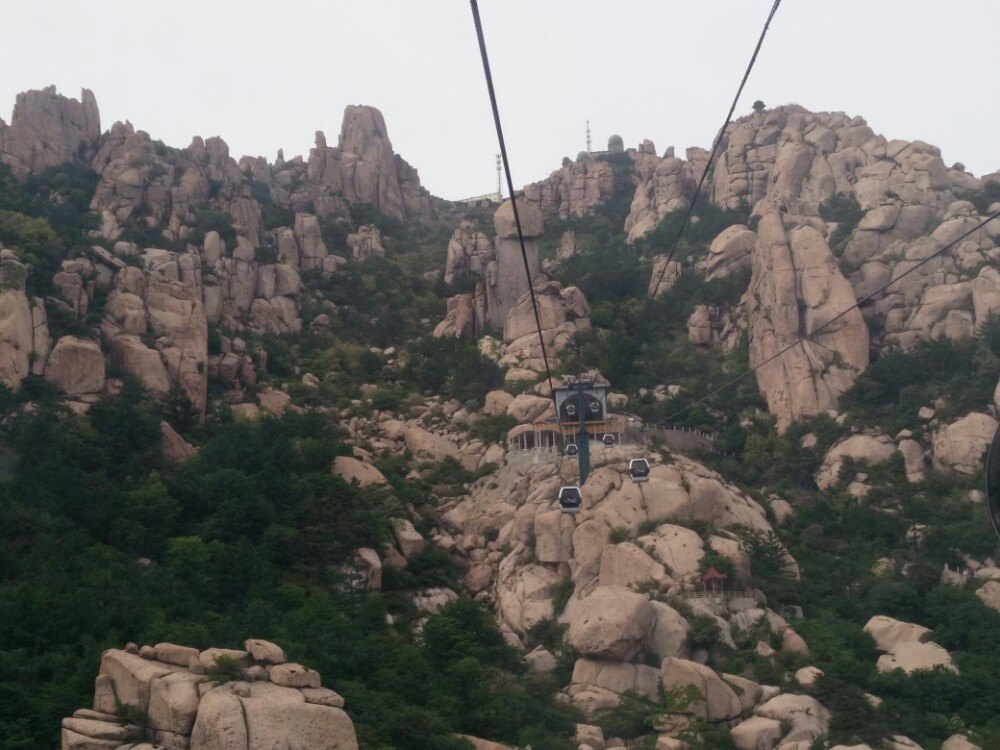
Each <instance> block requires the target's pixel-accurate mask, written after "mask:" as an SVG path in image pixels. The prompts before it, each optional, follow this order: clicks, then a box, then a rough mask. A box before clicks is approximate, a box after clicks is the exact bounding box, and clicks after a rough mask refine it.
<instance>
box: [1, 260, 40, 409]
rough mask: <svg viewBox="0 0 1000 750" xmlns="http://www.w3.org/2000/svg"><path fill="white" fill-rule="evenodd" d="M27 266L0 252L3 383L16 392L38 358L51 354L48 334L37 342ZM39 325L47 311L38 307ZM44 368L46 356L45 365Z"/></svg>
mask: <svg viewBox="0 0 1000 750" xmlns="http://www.w3.org/2000/svg"><path fill="white" fill-rule="evenodd" d="M27 277H28V269H27V267H26V266H25V265H24V264H23V263H21V262H20V261H19V260H18V259H17V256H16V255H15V254H14V253H13V252H12V251H11V250H4V249H0V384H3V385H5V386H7V387H8V388H10V389H11V390H14V391H16V390H17V389H18V388H20V387H21V381H22V380H24V379H25V378H26V377H27V376H28V375H29V374H30V373H31V371H32V362H33V358H34V355H35V354H36V353H39V352H40V350H41V349H42V348H44V352H41V353H43V354H44V353H47V352H48V333H47V330H46V335H45V337H44V340H43V341H36V338H38V337H37V336H36V317H38V316H36V315H35V314H34V312H33V307H32V304H31V302H30V301H29V300H28V295H27V294H26V293H25V281H26V280H27ZM38 310H39V313H40V320H38V321H37V324H38V325H39V326H44V323H45V308H44V307H42V306H40V305H39V306H38ZM41 364H42V365H43V366H44V357H43V358H42V363H41Z"/></svg>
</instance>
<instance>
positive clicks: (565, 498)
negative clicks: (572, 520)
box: [559, 484, 583, 513]
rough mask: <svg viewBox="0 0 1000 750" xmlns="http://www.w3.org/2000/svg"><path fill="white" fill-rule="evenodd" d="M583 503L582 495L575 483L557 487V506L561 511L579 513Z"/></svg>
mask: <svg viewBox="0 0 1000 750" xmlns="http://www.w3.org/2000/svg"><path fill="white" fill-rule="evenodd" d="M582 505H583V495H581V494H580V488H579V487H577V486H576V485H575V484H571V485H567V486H565V487H560V488H559V508H560V509H561V510H562V512H563V513H579V512H580V506H582Z"/></svg>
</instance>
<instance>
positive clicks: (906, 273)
mask: <svg viewBox="0 0 1000 750" xmlns="http://www.w3.org/2000/svg"><path fill="white" fill-rule="evenodd" d="M997 218H1000V211H997V212H995V213H993V214H991V215H990V216H987V217H986V218H985V219H983V220H982V221H981V222H979V223H978V224H976V226H974V227H973V228H972V229H970V230H969V231H967V232H965V233H964V234H962V235H961V236H959V237H956V238H955V239H953V240H952V241H951V242H949V243H948V244H947V245H945V246H944V247H942V248H941V249H940V250H935V251H934V252H933V253H931V254H930V255H928V256H927V257H926V258H924V259H923V260H921V261H920V262H919V263H917V264H916V265H915V266H913V267H912V268H908V269H907V270H905V271H903V273H901V274H899V276H897V277H896V278H894V279H890V280H889V281H887V282H886V283H885V284H883V285H882V286H880V287H879V288H878V289H876V290H875V291H873V292H871V293H869V294H866V295H865V296H864V297H862V298H861V299H859V300H858V301H857V302H855V303H854V304H853V305H851V306H850V307H848V308H846V309H844V310H841V311H840V312H839V313H837V314H836V315H834V316H833V317H832V318H830V319H829V320H828V321H826V322H825V323H823V325H821V326H818V327H817V328H816V330H814V331H810V332H809V333H807V334H805V335H803V336H800V337H799V338H798V339H797V340H795V341H793V342H792V343H791V344H789V345H788V346H786V347H785V348H784V349H782V350H781V351H779V352H777V353H776V354H772V355H771V356H770V357H768V358H767V359H765V360H764V361H763V362H759V363H758V364H756V365H754V366H753V367H751V368H750V369H748V370H746V371H745V372H742V373H740V374H739V375H737V376H736V377H735V378H733V379H732V380H729V381H728V382H726V383H724V384H722V385H720V386H719V387H718V388H716V389H715V390H712V391H709V392H708V393H707V394H706V395H705V396H703V397H702V398H700V399H698V400H697V401H695V402H694V403H693V404H689V405H688V406H685V407H684V408H683V409H681V410H679V411H677V412H674V413H673V414H671V415H669V416H667V417H666V419H665V420H664V422H665V423H669V422H670V421H671V420H673V419H676V418H677V417H679V416H680V415H682V414H684V413H685V412H688V411H690V410H691V409H694V408H695V407H697V406H700V405H701V404H703V403H705V402H706V401H708V399H710V398H712V396H714V395H716V394H717V393H720V392H721V391H724V390H726V389H727V388H729V387H731V386H733V385H736V384H737V383H739V382H740V381H741V380H743V379H744V378H746V377H747V376H748V375H752V374H753V373H755V372H757V370H759V369H760V368H761V367H763V366H764V365H767V364H770V363H771V362H773V361H774V360H776V359H778V357H780V356H782V355H783V354H785V352H788V351H790V350H791V349H794V348H795V347H796V346H798V345H799V344H801V343H803V342H804V341H808V340H809V339H810V338H812V337H813V336H815V335H816V334H817V333H819V332H820V331H822V330H823V329H824V328H826V327H827V326H829V325H830V324H831V323H833V322H834V321H836V320H839V319H840V318H842V317H844V316H845V315H847V313H849V312H850V311H851V310H855V309H857V308H859V307H861V306H862V305H863V304H865V303H866V302H869V301H871V300H872V299H874V298H875V297H876V296H877V295H879V294H881V293H882V292H884V291H885V290H886V289H888V288H889V287H890V286H892V285H893V284H895V283H896V282H897V281H899V280H900V279H902V278H905V277H906V276H909V275H910V274H911V273H913V272H914V271H916V270H917V269H918V268H920V267H921V266H923V265H924V264H925V263H927V262H929V261H931V260H933V259H934V258H936V257H938V256H939V255H941V254H942V253H944V252H946V251H948V250H950V249H951V248H953V247H954V246H955V245H957V244H958V243H959V242H961V241H962V240H964V239H965V238H966V237H968V236H969V235H972V234H974V233H976V232H978V231H979V230H980V229H982V228H983V227H984V226H986V225H987V224H989V223H990V222H991V221H993V220H994V219H997Z"/></svg>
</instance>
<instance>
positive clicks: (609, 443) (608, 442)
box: [601, 432, 615, 447]
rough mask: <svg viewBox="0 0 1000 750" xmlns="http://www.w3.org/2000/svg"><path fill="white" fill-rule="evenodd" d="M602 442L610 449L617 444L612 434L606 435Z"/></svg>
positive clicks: (607, 433)
mask: <svg viewBox="0 0 1000 750" xmlns="http://www.w3.org/2000/svg"><path fill="white" fill-rule="evenodd" d="M601 440H602V441H604V444H605V445H607V446H609V447H610V446H612V445H614V444H615V436H614V435H612V434H611V433H610V432H606V433H604V437H603V438H601Z"/></svg>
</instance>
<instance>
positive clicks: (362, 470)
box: [332, 456, 388, 487]
mask: <svg viewBox="0 0 1000 750" xmlns="http://www.w3.org/2000/svg"><path fill="white" fill-rule="evenodd" d="M332 471H333V473H334V475H336V476H338V477H340V478H342V479H343V480H344V481H345V482H347V483H348V484H351V483H352V482H357V483H358V484H359V485H360V486H362V487H367V486H369V485H372V484H375V485H383V484H388V480H387V479H386V478H385V475H384V474H382V472H381V471H379V470H378V469H376V468H375V467H374V466H372V465H371V464H366V463H364V462H363V461H359V460H358V459H356V458H352V457H351V456H337V457H336V458H335V459H334V460H333V467H332Z"/></svg>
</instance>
